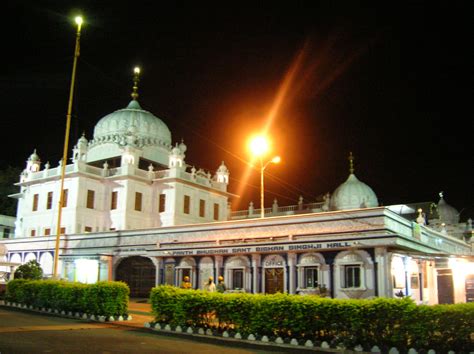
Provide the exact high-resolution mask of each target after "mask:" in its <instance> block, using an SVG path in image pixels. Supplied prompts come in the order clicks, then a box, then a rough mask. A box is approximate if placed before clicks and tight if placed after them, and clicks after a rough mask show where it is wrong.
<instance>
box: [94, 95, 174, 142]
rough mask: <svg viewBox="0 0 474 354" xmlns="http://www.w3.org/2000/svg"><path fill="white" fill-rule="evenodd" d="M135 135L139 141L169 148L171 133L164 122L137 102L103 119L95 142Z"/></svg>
mask: <svg viewBox="0 0 474 354" xmlns="http://www.w3.org/2000/svg"><path fill="white" fill-rule="evenodd" d="M130 134H134V135H135V136H136V138H137V140H138V141H144V140H145V141H146V142H152V143H154V144H157V145H164V146H169V145H170V144H171V132H170V130H169V129H168V127H167V126H166V124H165V123H163V121H162V120H161V119H159V118H157V117H155V116H154V115H153V114H151V113H150V112H148V111H145V110H143V109H142V108H141V107H140V104H139V103H138V101H136V100H132V101H131V102H130V103H129V104H128V106H127V108H124V109H119V110H118V111H115V112H113V113H110V114H108V115H106V116H105V117H104V118H102V119H101V120H100V121H99V122H98V123H97V124H96V126H95V128H94V140H95V141H100V140H103V139H104V138H105V139H110V138H113V139H115V138H119V139H121V138H122V137H126V136H128V135H130Z"/></svg>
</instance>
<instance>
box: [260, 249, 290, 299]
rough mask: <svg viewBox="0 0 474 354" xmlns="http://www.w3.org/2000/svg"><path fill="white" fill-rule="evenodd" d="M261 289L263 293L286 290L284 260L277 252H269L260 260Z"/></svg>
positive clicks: (286, 275)
mask: <svg viewBox="0 0 474 354" xmlns="http://www.w3.org/2000/svg"><path fill="white" fill-rule="evenodd" d="M262 267H263V271H262V289H263V292H264V293H267V294H273V293H277V292H280V293H283V292H287V278H288V274H287V270H286V260H285V258H283V257H282V256H281V255H279V254H270V255H268V256H266V257H265V258H264V259H263V261H262Z"/></svg>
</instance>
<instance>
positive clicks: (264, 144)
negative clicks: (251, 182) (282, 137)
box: [249, 136, 270, 157]
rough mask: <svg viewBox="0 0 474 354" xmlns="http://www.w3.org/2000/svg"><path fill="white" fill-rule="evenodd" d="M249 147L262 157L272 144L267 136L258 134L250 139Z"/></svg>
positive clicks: (253, 152)
mask: <svg viewBox="0 0 474 354" xmlns="http://www.w3.org/2000/svg"><path fill="white" fill-rule="evenodd" d="M249 148H250V151H251V152H252V154H253V155H254V156H257V157H260V156H263V155H265V154H266V153H267V152H268V150H269V148H270V146H269V143H268V140H267V138H266V137H264V136H256V137H254V138H253V139H252V140H251V141H250V144H249Z"/></svg>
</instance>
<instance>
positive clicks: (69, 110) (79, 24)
mask: <svg viewBox="0 0 474 354" xmlns="http://www.w3.org/2000/svg"><path fill="white" fill-rule="evenodd" d="M74 21H75V22H76V25H77V32H76V46H75V49H74V60H73V64H72V75H71V86H70V89H69V102H68V106H67V114H66V132H65V135H64V149H63V158H62V162H61V187H60V189H59V204H58V220H57V225H56V243H55V248H54V266H53V277H54V278H57V277H58V260H59V241H60V238H61V214H62V206H63V204H64V175H65V174H66V164H67V151H68V145H69V130H70V128H71V113H72V100H73V97H74V83H75V80H76V67H77V58H79V53H80V39H81V27H82V22H83V20H82V17H81V16H76V18H75V19H74Z"/></svg>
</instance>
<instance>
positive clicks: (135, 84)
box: [131, 66, 140, 101]
mask: <svg viewBox="0 0 474 354" xmlns="http://www.w3.org/2000/svg"><path fill="white" fill-rule="evenodd" d="M139 81H140V68H139V67H138V66H136V67H135V68H134V69H133V91H132V95H131V96H132V98H133V100H135V101H136V100H137V98H138V82H139Z"/></svg>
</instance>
